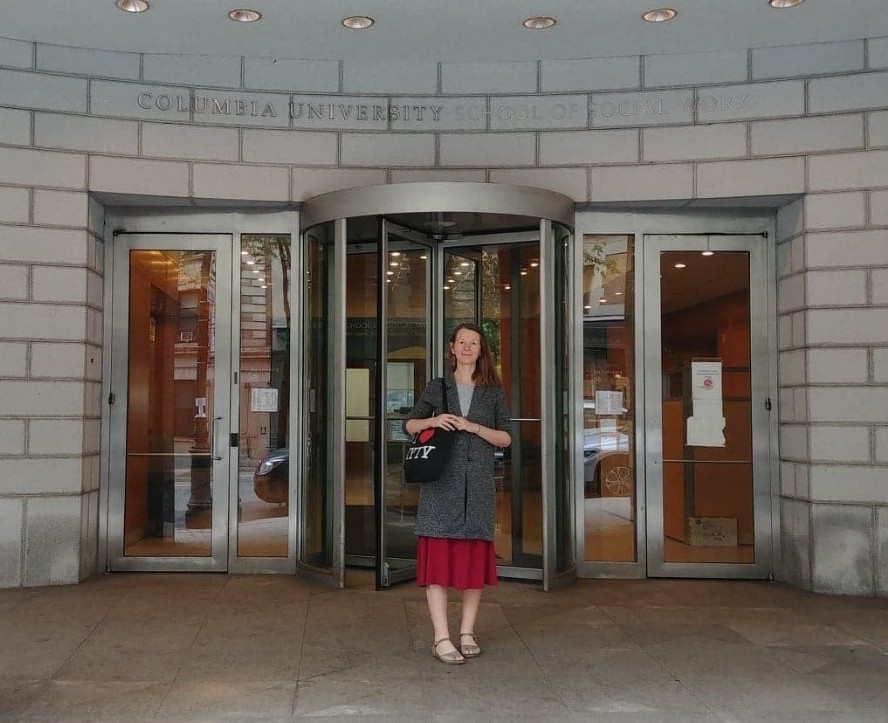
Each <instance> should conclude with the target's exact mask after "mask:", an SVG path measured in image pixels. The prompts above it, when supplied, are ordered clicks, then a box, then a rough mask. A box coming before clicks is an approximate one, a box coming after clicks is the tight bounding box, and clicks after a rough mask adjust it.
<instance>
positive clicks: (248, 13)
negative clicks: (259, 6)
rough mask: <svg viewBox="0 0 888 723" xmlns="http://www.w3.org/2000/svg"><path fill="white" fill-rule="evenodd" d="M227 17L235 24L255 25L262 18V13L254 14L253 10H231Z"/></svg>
mask: <svg viewBox="0 0 888 723" xmlns="http://www.w3.org/2000/svg"><path fill="white" fill-rule="evenodd" d="M228 17H230V18H231V19H232V20H234V21H235V22H236V23H255V22H256V21H257V20H259V19H260V18H261V17H262V13H259V12H256V11H255V10H246V9H243V10H232V11H231V12H230V13H228Z"/></svg>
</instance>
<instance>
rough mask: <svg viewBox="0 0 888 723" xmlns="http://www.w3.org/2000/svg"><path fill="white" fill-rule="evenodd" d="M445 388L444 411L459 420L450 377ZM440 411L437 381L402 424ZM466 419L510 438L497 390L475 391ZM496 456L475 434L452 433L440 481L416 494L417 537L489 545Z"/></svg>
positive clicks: (502, 398)
mask: <svg viewBox="0 0 888 723" xmlns="http://www.w3.org/2000/svg"><path fill="white" fill-rule="evenodd" d="M444 384H445V387H446V389H447V408H448V411H449V412H450V413H451V414H456V415H459V412H460V408H459V392H458V391H457V388H456V382H455V381H454V379H453V372H450V371H448V372H447V373H446V374H445V376H444ZM442 408H443V405H442V399H441V379H440V377H439V378H437V379H433V380H432V381H431V382H429V385H428V386H427V387H426V388H425V391H424V392H423V393H422V396H421V397H420V398H419V401H418V402H417V403H416V406H415V407H413V409H411V410H410V413H409V414H408V415H407V420H410V419H427V418H428V417H434V416H435V415H437V414H440V413H441V411H442ZM466 418H467V419H468V420H469V421H470V422H475V423H477V424H483V425H484V426H485V427H490V428H491V429H499V430H502V431H504V432H508V433H509V434H511V433H512V431H511V426H512V425H511V419H510V417H509V410H508V407H507V405H506V396H505V393H504V392H503V388H502V387H500V386H496V387H481V386H476V387H475V390H474V393H473V394H472V404H471V406H470V407H469V413H468V414H467V415H466ZM407 420H405V423H406V421H407ZM495 451H496V447H494V446H493V445H492V444H490V443H488V442H486V441H484V440H483V439H481V437H479V436H478V435H476V434H471V433H469V432H458V433H457V435H456V439H455V440H454V444H453V449H452V451H451V453H450V459H449V460H448V463H447V466H446V467H445V469H444V474H443V475H442V477H441V478H440V479H439V480H437V481H435V482H425V483H423V484H422V486H421V488H420V493H419V509H418V510H417V515H416V534H417V535H422V536H424V537H454V538H460V539H467V540H493V513H494V503H495V490H494V484H493V466H494V452H495Z"/></svg>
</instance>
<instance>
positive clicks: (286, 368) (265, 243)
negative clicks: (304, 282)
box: [241, 234, 293, 449]
mask: <svg viewBox="0 0 888 723" xmlns="http://www.w3.org/2000/svg"><path fill="white" fill-rule="evenodd" d="M241 244H242V247H243V250H244V251H247V252H248V253H249V254H250V255H251V256H252V257H253V258H254V259H255V260H256V261H257V262H258V261H261V262H262V263H263V264H264V266H265V274H266V278H265V283H266V285H267V286H268V289H269V290H270V289H272V288H273V286H272V279H273V275H272V270H273V269H275V268H279V269H280V272H281V293H280V295H279V296H278V297H277V298H280V299H281V302H282V304H283V310H284V319H285V322H286V326H285V329H284V336H283V339H282V341H283V342H284V345H283V348H282V349H279V350H276V349H275V348H274V339H273V338H271V337H270V338H269V347H270V350H271V355H272V357H274V356H275V351H277V352H278V354H279V355H280V361H281V363H280V364H278V365H277V366H278V368H277V369H275V365H274V364H273V363H272V375H274V372H275V371H277V372H278V373H279V374H280V383H279V385H278V390H279V391H278V405H279V406H278V412H277V415H272V420H273V421H271V422H270V425H269V426H270V428H271V429H270V435H269V437H270V438H269V444H270V445H272V446H271V448H272V449H278V448H280V447H286V446H287V443H288V440H287V437H288V431H289V430H288V420H289V418H290V330H291V329H292V328H293V327H292V324H291V312H290V269H291V254H292V251H291V248H290V237H289V236H264V235H257V234H251V235H243V236H241ZM268 296H269V294H268V291H266V304H267V305H269V306H271V304H270V302H269V301H268ZM270 311H271V312H272V313H269V315H268V318H269V329H270V331H271V332H273V331H274V326H273V309H270ZM271 383H272V386H274V384H273V379H272V380H271ZM275 416H276V417H277V419H276V420H275V419H274V417H275Z"/></svg>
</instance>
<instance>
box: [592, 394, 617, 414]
mask: <svg viewBox="0 0 888 723" xmlns="http://www.w3.org/2000/svg"><path fill="white" fill-rule="evenodd" d="M622 413H623V392H610V391H596V392H595V414H597V415H598V416H601V415H603V414H609V415H620V414H622Z"/></svg>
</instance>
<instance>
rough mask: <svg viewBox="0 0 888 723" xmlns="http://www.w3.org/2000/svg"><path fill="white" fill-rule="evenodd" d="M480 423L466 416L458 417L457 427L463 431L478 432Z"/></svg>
mask: <svg viewBox="0 0 888 723" xmlns="http://www.w3.org/2000/svg"><path fill="white" fill-rule="evenodd" d="M479 427H480V425H479V424H478V423H477V422H470V421H469V420H468V419H466V418H465V417H457V422H456V428H457V429H458V430H460V431H461V432H470V433H471V434H477V433H478V429H479Z"/></svg>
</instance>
